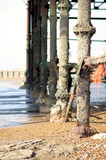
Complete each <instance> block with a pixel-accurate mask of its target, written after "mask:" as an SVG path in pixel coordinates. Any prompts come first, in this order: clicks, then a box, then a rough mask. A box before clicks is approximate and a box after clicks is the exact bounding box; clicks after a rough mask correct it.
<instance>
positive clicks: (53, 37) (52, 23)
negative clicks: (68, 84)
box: [49, 0, 57, 98]
mask: <svg viewBox="0 0 106 160" xmlns="http://www.w3.org/2000/svg"><path fill="white" fill-rule="evenodd" d="M56 22H57V17H56V0H50V77H49V93H50V97H52V98H54V97H55V93H56V85H57V77H56V73H55V69H54V64H53V61H55V59H56V57H57V52H56V50H57V45H56V35H57V34H56V29H57V27H56Z"/></svg>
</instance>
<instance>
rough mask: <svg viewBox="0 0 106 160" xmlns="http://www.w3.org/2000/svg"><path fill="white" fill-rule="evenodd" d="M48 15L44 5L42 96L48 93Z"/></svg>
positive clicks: (41, 68)
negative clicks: (46, 63)
mask: <svg viewBox="0 0 106 160" xmlns="http://www.w3.org/2000/svg"><path fill="white" fill-rule="evenodd" d="M47 13H48V9H47V8H44V5H43V4H42V8H41V16H42V28H41V65H40V87H41V93H42V96H43V95H45V94H46V93H47V89H46V86H47V70H46V68H45V66H44V63H45V62H46V61H47Z"/></svg>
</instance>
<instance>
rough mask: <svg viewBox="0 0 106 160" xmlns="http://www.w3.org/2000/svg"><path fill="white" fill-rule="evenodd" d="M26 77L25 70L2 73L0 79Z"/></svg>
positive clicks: (0, 72)
mask: <svg viewBox="0 0 106 160" xmlns="http://www.w3.org/2000/svg"><path fill="white" fill-rule="evenodd" d="M19 77H25V70H16V71H0V79H5V78H19Z"/></svg>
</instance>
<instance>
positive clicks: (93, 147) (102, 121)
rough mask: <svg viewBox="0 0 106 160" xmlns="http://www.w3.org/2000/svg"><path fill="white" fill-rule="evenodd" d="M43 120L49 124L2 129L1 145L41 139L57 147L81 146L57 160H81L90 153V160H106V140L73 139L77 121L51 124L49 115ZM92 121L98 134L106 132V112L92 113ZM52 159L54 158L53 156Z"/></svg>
mask: <svg viewBox="0 0 106 160" xmlns="http://www.w3.org/2000/svg"><path fill="white" fill-rule="evenodd" d="M42 120H47V122H39V121H38V122H37V123H36V122H34V121H33V122H32V123H30V124H26V125H22V126H16V127H10V128H2V129H0V145H6V144H8V145H10V144H17V143H19V142H24V141H28V140H37V139H41V140H42V141H43V142H45V143H46V144H55V145H56V146H62V145H64V146H66V145H68V146H72V145H76V146H79V145H80V146H81V147H80V148H78V150H77V152H76V153H71V154H69V155H67V156H66V155H61V154H60V155H58V157H57V155H56V156H55V157H54V158H56V159H57V158H58V159H63V160H64V159H75V158H77V159H78V158H79V159H80V158H81V157H82V159H84V158H83V157H84V156H85V155H87V154H88V153H90V155H89V159H91V160H93V159H94V157H95V159H98V160H100V159H101V160H105V154H106V153H105V147H106V141H105V140H106V139H104V138H100V139H93V138H92V137H93V136H91V137H88V138H80V139H75V138H72V137H71V128H72V127H73V126H75V125H76V122H75V121H72V122H67V123H56V124H55V123H50V122H49V119H48V116H47V115H45V117H43V119H42ZM90 121H91V123H90V126H91V127H93V128H95V129H96V130H97V132H98V133H105V132H106V112H105V111H103V110H101V111H99V112H92V113H91V118H90ZM44 157H45V155H44ZM49 158H50V157H49ZM51 158H53V157H52V156H51ZM85 159H86V158H85Z"/></svg>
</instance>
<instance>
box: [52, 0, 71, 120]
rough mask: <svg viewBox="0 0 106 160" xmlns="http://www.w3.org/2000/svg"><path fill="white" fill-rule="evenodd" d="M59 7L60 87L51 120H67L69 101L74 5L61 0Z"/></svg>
mask: <svg viewBox="0 0 106 160" xmlns="http://www.w3.org/2000/svg"><path fill="white" fill-rule="evenodd" d="M57 7H58V9H59V10H60V54H59V82H58V87H59V88H58V91H57V92H56V99H57V102H56V105H54V106H53V107H52V108H51V115H50V121H51V122H62V121H64V120H65V118H66V107H67V103H68V58H69V53H68V49H69V10H70V9H71V7H72V5H71V4H70V2H69V0H60V1H59V3H58V5H57Z"/></svg>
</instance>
